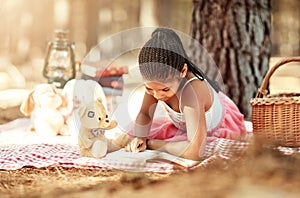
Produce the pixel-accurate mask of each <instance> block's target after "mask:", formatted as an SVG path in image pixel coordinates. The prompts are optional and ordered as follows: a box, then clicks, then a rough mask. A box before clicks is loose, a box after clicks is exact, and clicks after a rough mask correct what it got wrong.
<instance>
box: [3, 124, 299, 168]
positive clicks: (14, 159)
mask: <svg viewBox="0 0 300 198" xmlns="http://www.w3.org/2000/svg"><path fill="white" fill-rule="evenodd" d="M23 121H24V120H23ZM24 123H25V124H24V125H23V126H21V127H19V128H18V129H14V128H11V127H9V126H5V127H0V170H17V169H20V168H22V167H25V166H26V167H28V166H29V167H36V168H42V167H68V168H71V167H74V168H86V169H121V170H129V171H141V172H161V173H170V172H173V171H174V170H177V169H178V166H176V165H175V164H173V163H167V162H161V161H160V162H158V161H144V162H142V161H130V160H126V161H122V160H118V159H115V158H114V159H112V158H109V157H104V158H101V159H95V158H87V157H81V156H80V154H79V147H78V146H77V145H76V144H72V143H71V141H70V137H59V136H58V137H55V138H52V139H51V138H41V137H38V136H35V135H33V134H32V133H31V134H30V132H29V131H27V130H26V129H27V128H28V127H27V125H26V123H27V122H24ZM8 136H9V137H12V139H13V140H14V141H10V140H11V139H10V138H8ZM5 137H7V138H5ZM17 137H18V139H16V138H17ZM17 140H19V141H17ZM29 140H30V141H29ZM249 144H250V143H249V142H240V141H235V140H229V139H223V138H216V139H215V140H213V141H210V142H209V143H208V144H207V146H206V151H205V160H203V161H201V162H199V164H198V165H196V166H195V167H200V166H207V165H209V164H210V163H212V162H213V161H214V160H216V159H222V160H230V159H233V158H235V157H237V156H241V155H242V154H243V153H244V152H245V151H246V150H247V148H248V146H249ZM281 151H282V152H285V154H293V153H294V152H299V153H300V149H298V150H295V149H290V148H284V147H282V148H281ZM193 168H194V167H193Z"/></svg>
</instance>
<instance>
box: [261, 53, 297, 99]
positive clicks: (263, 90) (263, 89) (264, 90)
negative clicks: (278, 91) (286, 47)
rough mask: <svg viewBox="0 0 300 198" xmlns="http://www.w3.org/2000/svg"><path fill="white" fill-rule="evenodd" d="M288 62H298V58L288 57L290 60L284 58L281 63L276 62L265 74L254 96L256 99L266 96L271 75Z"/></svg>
mask: <svg viewBox="0 0 300 198" xmlns="http://www.w3.org/2000/svg"><path fill="white" fill-rule="evenodd" d="M290 62H300V56H297V57H290V58H284V59H282V60H281V61H279V62H277V63H276V64H275V65H274V66H273V67H272V68H271V69H270V70H269V71H268V73H267V74H266V76H265V78H264V80H263V82H262V85H261V87H260V88H259V89H258V92H257V94H256V98H262V97H263V96H266V95H267V85H268V83H269V80H270V78H271V76H272V74H273V73H274V72H275V70H276V69H278V68H279V67H280V66H282V65H284V64H286V63H290Z"/></svg>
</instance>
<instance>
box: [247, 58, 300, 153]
mask: <svg viewBox="0 0 300 198" xmlns="http://www.w3.org/2000/svg"><path fill="white" fill-rule="evenodd" d="M290 62H300V57H290V58H285V59H283V60H281V61H279V62H278V63H276V64H275V65H274V67H272V68H271V69H270V70H269V71H268V73H267V74H266V76H265V78H264V79H263V82H262V85H261V87H260V88H259V89H258V93H257V95H256V97H255V98H252V99H251V100H250V105H251V106H252V116H251V119H252V124H253V134H254V137H258V138H261V139H263V140H264V141H265V142H266V143H271V144H274V145H280V146H289V147H297V146H300V93H280V94H274V95H268V93H267V90H266V88H267V85H268V83H269V79H270V77H271V76H272V74H273V73H274V72H275V70H276V69H278V68H279V67H281V66H283V65H285V64H287V63H290Z"/></svg>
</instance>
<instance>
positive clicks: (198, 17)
mask: <svg viewBox="0 0 300 198" xmlns="http://www.w3.org/2000/svg"><path fill="white" fill-rule="evenodd" d="M270 1H271V0H225V1H223V0H210V1H207V0H194V11H193V18H192V36H193V38H195V39H196V40H197V41H199V42H200V44H201V45H202V47H203V48H204V49H206V50H207V51H208V53H209V54H210V55H211V57H212V59H213V61H214V62H215V64H216V65H217V68H218V69H219V72H220V73H221V76H222V78H223V82H224V86H225V89H224V92H225V93H226V94H227V95H228V96H229V97H230V98H231V99H232V100H233V101H234V102H235V103H236V104H237V106H238V107H239V109H240V111H241V112H242V113H243V114H244V115H245V117H246V118H249V117H250V116H251V107H250V105H249V101H250V99H251V98H252V97H254V96H255V94H256V92H257V89H258V87H260V85H261V82H262V80H263V78H264V75H265V74H266V72H267V70H268V63H269V58H270V53H271V41H270V26H271V2H270ZM191 51H192V54H193V55H194V56H196V57H194V58H195V59H196V60H195V61H196V63H198V64H199V63H200V62H201V63H202V64H203V61H205V62H204V64H206V68H207V71H205V72H207V73H208V76H210V77H211V78H215V77H216V76H217V75H213V74H210V73H216V71H210V70H213V66H211V65H212V64H213V63H211V62H209V61H207V60H206V58H205V57H203V56H202V54H203V53H202V54H199V53H198V54H197V47H195V45H191ZM216 80H217V81H220V79H216Z"/></svg>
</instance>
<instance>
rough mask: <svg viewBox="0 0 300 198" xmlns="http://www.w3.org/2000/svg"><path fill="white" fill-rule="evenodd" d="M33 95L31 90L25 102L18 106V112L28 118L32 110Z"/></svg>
mask: <svg viewBox="0 0 300 198" xmlns="http://www.w3.org/2000/svg"><path fill="white" fill-rule="evenodd" d="M33 93H34V90H32V91H31V92H30V93H29V94H28V96H27V97H26V98H25V100H24V101H23V102H22V104H21V106H20V111H21V113H23V114H24V115H25V116H29V115H30V114H31V113H32V111H33V110H34V100H33V96H32V95H33Z"/></svg>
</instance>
